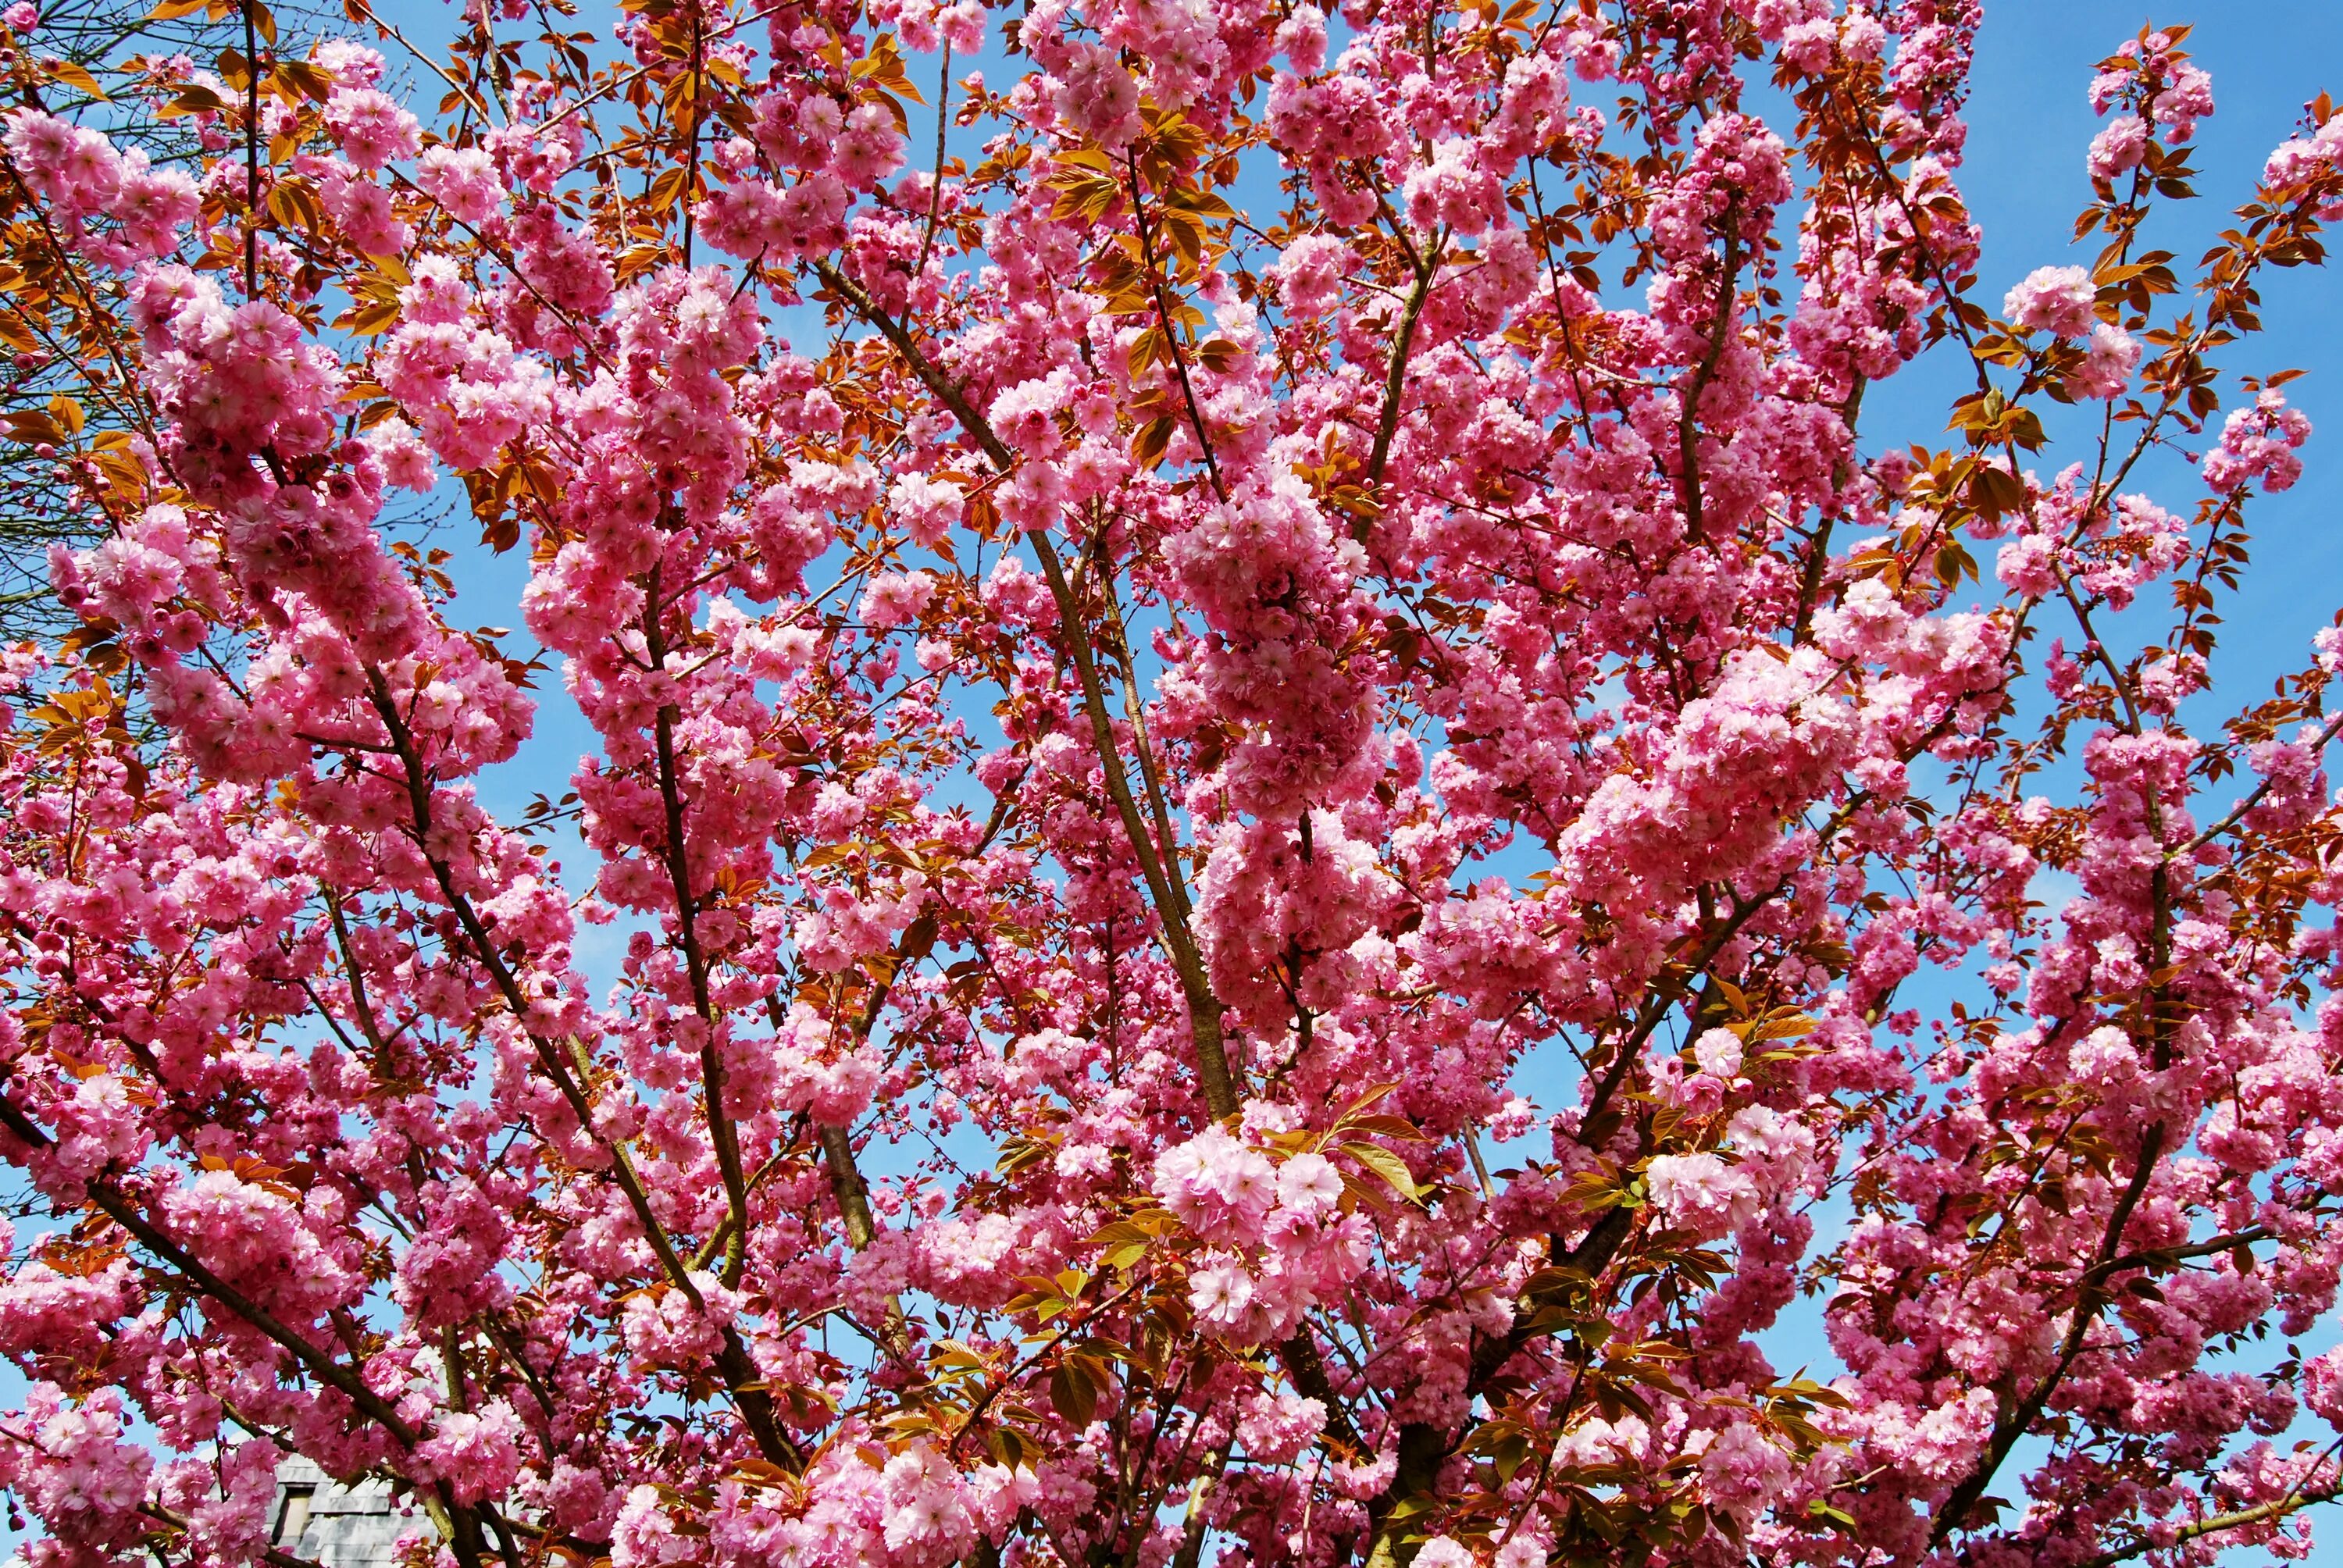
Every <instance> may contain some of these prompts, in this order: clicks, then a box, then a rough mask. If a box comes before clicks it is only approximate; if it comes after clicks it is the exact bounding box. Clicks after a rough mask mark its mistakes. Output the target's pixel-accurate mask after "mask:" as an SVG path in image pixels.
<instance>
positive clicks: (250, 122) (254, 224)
mask: <svg viewBox="0 0 2343 1568" xmlns="http://www.w3.org/2000/svg"><path fill="white" fill-rule="evenodd" d="M257 3H258V0H244V78H245V79H244V297H246V299H253V298H256V297H258V296H259V294H260V38H259V29H258V27H257V25H256V24H255V23H254V21H253V17H252V8H253V6H254V5H256V4H257Z"/></svg>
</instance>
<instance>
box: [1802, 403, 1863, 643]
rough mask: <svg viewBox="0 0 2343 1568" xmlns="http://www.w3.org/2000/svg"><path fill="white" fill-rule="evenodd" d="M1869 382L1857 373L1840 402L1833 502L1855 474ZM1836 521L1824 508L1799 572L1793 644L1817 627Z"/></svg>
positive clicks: (1808, 543) (1803, 640)
mask: <svg viewBox="0 0 2343 1568" xmlns="http://www.w3.org/2000/svg"><path fill="white" fill-rule="evenodd" d="M1868 385H1869V383H1868V382H1867V381H1866V380H1865V378H1864V377H1862V376H1861V375H1857V376H1856V377H1855V385H1854V387H1852V388H1851V389H1849V391H1848V392H1847V395H1846V401H1845V403H1842V404H1841V405H1839V411H1838V418H1839V423H1840V424H1841V425H1844V426H1845V427H1846V443H1847V449H1846V452H1845V456H1843V457H1840V458H1839V460H1838V461H1837V462H1836V463H1835V464H1834V465H1832V468H1831V499H1832V501H1833V503H1834V504H1835V503H1836V502H1837V500H1838V498H1839V497H1840V496H1842V495H1844V494H1845V490H1846V487H1847V484H1848V482H1849V481H1850V480H1851V479H1853V478H1854V477H1855V420H1856V419H1857V418H1858V417H1861V415H1862V413H1863V391H1864V388H1865V387H1866V386H1868ZM1835 520H1836V513H1835V512H1834V511H1825V512H1824V513H1823V515H1822V516H1821V517H1820V518H1816V519H1815V537H1814V538H1812V539H1811V540H1809V541H1808V542H1807V545H1806V565H1805V571H1803V572H1802V573H1800V574H1799V580H1798V614H1797V618H1796V619H1795V621H1793V622H1792V623H1791V628H1790V641H1791V642H1792V643H1794V644H1796V643H1803V642H1805V640H1806V638H1807V635H1808V634H1809V633H1810V632H1811V631H1812V630H1813V628H1814V620H1815V604H1816V602H1817V601H1818V600H1819V599H1820V598H1822V591H1823V574H1824V573H1825V571H1827V570H1828V569H1829V568H1830V538H1831V527H1832V524H1833V523H1834V522H1835Z"/></svg>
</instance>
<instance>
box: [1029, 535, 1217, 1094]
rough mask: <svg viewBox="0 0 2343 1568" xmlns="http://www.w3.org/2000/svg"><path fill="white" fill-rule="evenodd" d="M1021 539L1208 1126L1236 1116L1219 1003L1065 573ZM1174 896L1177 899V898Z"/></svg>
mask: <svg viewBox="0 0 2343 1568" xmlns="http://www.w3.org/2000/svg"><path fill="white" fill-rule="evenodd" d="M1028 538H1029V540H1030V542H1031V544H1032V546H1033V553H1034V554H1035V555H1036V556H1037V557H1039V558H1040V559H1041V575H1042V576H1043V577H1044V578H1048V579H1049V584H1050V594H1051V598H1054V599H1055V600H1056V601H1057V603H1058V618H1059V621H1060V623H1061V626H1062V627H1063V628H1064V630H1065V634H1066V651H1067V653H1068V654H1069V655H1070V656H1071V658H1073V661H1074V672H1075V674H1076V676H1077V677H1078V678H1080V679H1081V687H1082V704H1083V707H1084V708H1085V709H1088V710H1089V713H1090V720H1091V741H1092V743H1093V744H1094V746H1095V747H1096V749H1097V751H1098V757H1099V767H1100V770H1101V772H1102V773H1103V774H1104V775H1105V778H1106V789H1107V794H1108V795H1109V796H1111V798H1112V799H1113V800H1114V807H1115V810H1116V811H1117V812H1118V813H1120V814H1121V818H1122V830H1123V834H1124V836H1125V837H1126V838H1128V839H1130V840H1131V853H1132V854H1134V855H1136V856H1137V857H1138V859H1139V869H1140V874H1141V876H1142V877H1144V878H1145V879H1146V881H1147V890H1148V892H1149V894H1150V895H1151V896H1152V897H1153V899H1154V900H1155V908H1156V910H1157V911H1158V912H1159V913H1160V914H1161V916H1162V917H1163V945H1164V946H1165V947H1166V948H1167V949H1169V950H1171V954H1172V967H1173V968H1174V969H1176V970H1178V971H1179V974H1180V988H1181V990H1182V992H1183V993H1184V994H1185V996H1186V998H1187V1001H1188V1027H1189V1032H1190V1035H1191V1036H1192V1039H1193V1040H1194V1043H1195V1048H1196V1076H1197V1078H1198V1080H1199V1081H1201V1082H1202V1086H1203V1091H1204V1104H1205V1106H1206V1107H1207V1108H1208V1109H1209V1110H1210V1111H1212V1117H1213V1119H1214V1120H1215V1121H1225V1120H1226V1119H1228V1118H1229V1117H1232V1116H1233V1115H1235V1114H1236V1112H1237V1093H1236V1088H1235V1085H1234V1084H1233V1083H1232V1081H1231V1079H1230V1075H1229V1063H1228V1055H1227V1051H1226V1048H1225V1047H1224V1046H1223V1044H1222V1026H1221V1000H1220V998H1219V997H1217V996H1215V995H1213V994H1212V980H1210V978H1209V977H1207V976H1206V974H1205V973H1204V960H1203V955H1202V953H1201V952H1200V951H1199V950H1197V947H1196V939H1195V936H1194V934H1193V933H1192V931H1190V930H1189V929H1188V922H1187V920H1186V919H1185V918H1184V917H1183V916H1182V914H1181V912H1180V911H1181V908H1182V904H1181V903H1180V902H1179V901H1176V900H1175V899H1174V896H1173V894H1172V886H1171V881H1170V879H1169V877H1168V875H1167V873H1166V871H1165V869H1164V865H1165V862H1166V860H1167V859H1169V857H1161V858H1159V857H1158V856H1157V854H1156V853H1155V848H1154V840H1153V839H1152V837H1151V835H1150V834H1149V833H1148V830H1147V824H1146V822H1145V821H1144V820H1142V819H1141V817H1140V814H1139V802H1138V800H1137V799H1134V798H1133V797H1132V795H1131V780H1130V779H1129V778H1128V777H1126V776H1125V774H1124V773H1123V770H1122V761H1121V758H1120V757H1119V756H1118V755H1117V754H1116V751H1115V744H1114V723H1113V720H1111V719H1109V718H1108V717H1107V711H1106V693H1105V689H1104V687H1103V685H1102V683H1101V681H1100V679H1099V673H1098V661H1097V660H1096V659H1095V658H1093V657H1092V656H1091V645H1090V638H1088V637H1087V636H1086V635H1085V634H1084V633H1083V631H1082V629H1081V618H1080V617H1081V605H1080V604H1079V603H1078V602H1077V601H1076V600H1075V598H1074V592H1073V588H1071V586H1070V585H1069V584H1068V583H1067V581H1066V571H1065V568H1064V567H1063V566H1062V565H1061V564H1060V562H1059V560H1058V552H1057V549H1056V548H1055V547H1054V546H1052V545H1051V543H1050V540H1049V536H1047V535H1046V534H1041V533H1038V532H1037V533H1034V534H1031V535H1029V536H1028ZM1180 897H1181V898H1182V899H1184V897H1185V894H1184V893H1182V895H1180Z"/></svg>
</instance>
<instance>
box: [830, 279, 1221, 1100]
mask: <svg viewBox="0 0 2343 1568" xmlns="http://www.w3.org/2000/svg"><path fill="white" fill-rule="evenodd" d="M814 271H815V273H816V275H817V276H820V278H821V280H822V282H823V283H824V284H826V285H828V286H829V287H830V289H831V290H832V291H833V292H835V293H836V294H838V295H839V297H841V298H843V299H844V300H845V301H846V302H847V303H848V304H849V305H850V306H852V307H854V309H855V311H856V313H857V314H859V315H860V316H861V317H863V319H864V320H866V321H868V322H870V325H871V326H873V327H876V328H878V330H879V332H880V336H881V337H885V338H886V339H887V341H888V342H889V343H890V344H892V345H893V346H894V348H895V351H896V352H897V353H898V354H900V355H901V356H902V357H903V359H904V362H905V363H907V364H909V365H910V367H911V371H912V374H914V375H916V376H917V377H919V378H920V382H921V384H922V385H924V386H925V387H927V388H928V390H929V391H930V393H932V394H934V396H935V397H936V400H937V401H938V402H940V403H941V404H943V406H944V407H947V408H949V409H950V410H951V412H952V416H953V417H955V418H957V419H958V420H959V421H960V427H961V428H963V429H965V430H966V431H967V432H968V434H969V438H970V439H971V440H973V441H974V442H975V443H976V444H977V446H978V447H980V448H981V449H982V450H983V452H984V455H985V456H986V457H990V458H991V459H992V463H993V466H994V467H997V468H999V469H1000V470H1001V472H1002V473H1004V474H1005V473H1007V472H1008V471H1009V470H1010V469H1011V468H1012V467H1015V466H1016V457H1015V455H1014V454H1013V453H1011V451H1010V449H1009V447H1008V444H1007V443H1006V442H1004V441H1002V440H1001V437H999V436H998V435H996V434H995V433H994V432H993V429H992V427H991V426H990V424H989V423H987V422H986V420H985V418H984V417H983V416H982V415H980V414H979V413H978V412H977V411H976V409H975V408H974V407H972V406H970V403H969V400H968V396H967V394H966V393H964V392H962V391H961V390H960V388H959V387H956V386H954V385H953V384H952V380H951V378H950V377H948V376H946V375H945V374H944V373H943V371H942V370H941V369H940V368H938V367H937V366H936V364H935V363H934V361H932V360H930V358H929V357H927V355H925V354H924V353H922V352H921V351H920V346H919V344H918V343H917V342H916V341H915V340H914V339H913V338H912V337H911V335H910V333H909V332H908V331H906V330H905V329H904V328H903V327H902V326H901V325H900V323H898V322H897V321H896V320H895V318H894V317H891V316H889V315H888V314H887V313H886V312H885V311H884V310H881V309H880V307H879V305H878V302H877V301H876V300H873V299H872V298H871V297H870V295H869V294H868V293H867V292H865V291H864V289H863V288H862V287H861V286H860V285H859V284H857V283H856V282H855V281H854V280H853V279H852V278H850V277H848V276H846V275H845V274H844V273H842V272H840V271H839V270H838V268H837V267H836V266H833V265H831V264H830V263H829V262H827V261H820V262H816V263H815V264H814ZM1026 538H1027V540H1028V542H1029V543H1031V545H1032V547H1033V554H1034V555H1035V557H1036V558H1039V559H1040V561H1041V575H1042V577H1043V578H1046V579H1048V582H1049V585H1050V597H1051V599H1052V600H1054V601H1055V603H1056V605H1057V608H1058V622H1059V627H1060V629H1061V631H1063V633H1064V635H1065V640H1066V651H1067V654H1068V656H1069V657H1071V658H1072V659H1073V661H1074V670H1075V673H1076V675H1077V676H1078V677H1079V678H1081V687H1082V704H1083V707H1084V708H1085V709H1087V710H1088V711H1089V714H1090V720H1091V740H1092V741H1093V743H1094V744H1095V746H1096V749H1097V751H1098V759H1099V769H1100V771H1101V773H1102V774H1104V775H1105V778H1106V788H1107V794H1108V795H1109V796H1110V797H1111V798H1112V799H1113V801H1114V806H1115V810H1116V811H1117V812H1118V813H1119V814H1120V815H1121V818H1122V830H1123V834H1124V836H1125V837H1126V838H1128V839H1130V841H1131V853H1132V854H1133V855H1135V856H1137V857H1138V859H1139V869H1140V874H1141V876H1142V877H1143V878H1144V879H1146V882H1147V890H1148V893H1149V895H1150V896H1151V898H1152V899H1153V900H1155V908H1156V911H1157V913H1158V914H1159V915H1161V917H1162V921H1163V945H1164V947H1165V948H1166V949H1167V950H1169V951H1170V953H1171V955H1172V968H1173V969H1174V970H1177V971H1178V972H1179V976H1180V989H1181V991H1182V994H1183V995H1184V996H1185V997H1186V999H1187V1002H1188V1029H1189V1034H1190V1037H1191V1039H1192V1041H1193V1043H1194V1046H1195V1050H1196V1077H1197V1079H1198V1081H1199V1082H1200V1083H1201V1085H1202V1089H1203V1092H1204V1105H1205V1108H1206V1109H1207V1110H1209V1111H1211V1112H1212V1117H1213V1119H1214V1120H1215V1121H1222V1120H1225V1119H1227V1118H1229V1117H1231V1116H1233V1115H1235V1114H1236V1112H1237V1092H1236V1086H1235V1084H1234V1082H1233V1081H1232V1079H1231V1076H1230V1073H1229V1063H1228V1053H1227V1050H1226V1047H1225V1046H1224V1044H1223V1043H1222V1041H1223V1035H1222V1025H1221V1001H1220V998H1218V997H1217V996H1215V995H1213V994H1212V981H1211V980H1210V979H1209V978H1208V977H1207V976H1206V975H1205V973H1204V964H1203V959H1202V955H1201V954H1200V953H1199V952H1198V950H1197V948H1196V942H1195V938H1194V936H1193V935H1192V933H1191V932H1190V930H1189V929H1188V922H1187V920H1185V919H1184V918H1183V917H1182V915H1181V914H1180V912H1179V911H1180V906H1179V905H1178V904H1177V903H1175V902H1174V901H1173V899H1172V890H1171V884H1170V882H1169V880H1168V879H1167V878H1166V876H1165V872H1164V865H1163V860H1162V859H1161V858H1159V857H1158V856H1157V854H1156V853H1155V848H1154V841H1153V839H1152V838H1151V835H1150V834H1149V833H1148V831H1147V826H1146V823H1145V822H1144V821H1143V820H1142V819H1141V817H1140V813H1139V802H1138V800H1137V799H1135V798H1134V797H1133V796H1132V794H1131V780H1130V779H1129V778H1128V777H1127V776H1126V775H1125V774H1124V772H1123V770H1122V759H1121V757H1120V756H1119V755H1118V754H1117V752H1116V750H1115V746H1114V723H1113V720H1111V719H1109V718H1108V717H1107V711H1106V693H1105V689H1104V688H1103V686H1102V685H1101V682H1100V680H1099V673H1098V660H1097V659H1096V658H1094V657H1093V655H1092V652H1091V642H1090V638H1089V637H1088V635H1087V634H1086V633H1085V632H1084V631H1083V629H1082V617H1081V603H1080V602H1079V601H1078V600H1077V599H1076V598H1074V590H1073V588H1072V585H1071V584H1070V583H1068V582H1067V581H1066V569H1065V567H1064V565H1063V564H1062V563H1061V561H1060V560H1059V559H1058V551H1057V548H1056V547H1055V546H1053V545H1051V543H1050V538H1049V536H1048V535H1047V534H1045V533H1041V532H1039V531H1036V532H1033V533H1031V534H1028V535H1027V536H1026Z"/></svg>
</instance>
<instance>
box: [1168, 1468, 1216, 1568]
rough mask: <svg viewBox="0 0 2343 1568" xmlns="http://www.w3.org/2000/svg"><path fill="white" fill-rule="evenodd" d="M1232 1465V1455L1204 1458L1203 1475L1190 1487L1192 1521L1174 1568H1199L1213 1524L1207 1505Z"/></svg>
mask: <svg viewBox="0 0 2343 1568" xmlns="http://www.w3.org/2000/svg"><path fill="white" fill-rule="evenodd" d="M1228 1462H1229V1451H1228V1450H1227V1449H1226V1448H1225V1447H1222V1448H1215V1449H1213V1450H1212V1451H1211V1452H1208V1453H1206V1454H1205V1455H1204V1463H1203V1467H1202V1473H1200V1474H1199V1475H1198V1476H1197V1477H1196V1479H1195V1480H1194V1481H1193V1482H1192V1483H1190V1484H1189V1487H1188V1520H1187V1523H1186V1525H1185V1526H1184V1527H1183V1528H1182V1531H1181V1533H1180V1549H1179V1551H1178V1552H1176V1553H1173V1554H1172V1568H1196V1564H1197V1562H1198V1561H1199V1560H1200V1559H1201V1558H1202V1555H1203V1552H1204V1532H1205V1530H1206V1528H1207V1527H1208V1525H1209V1524H1210V1523H1211V1522H1210V1520H1209V1519H1208V1518H1207V1517H1206V1513H1205V1507H1204V1505H1205V1504H1206V1503H1209V1502H1211V1501H1212V1488H1213V1486H1214V1485H1215V1484H1216V1483H1218V1482H1219V1481H1220V1478H1221V1472H1222V1469H1223V1468H1224V1467H1225V1466H1226V1465H1227V1464H1228Z"/></svg>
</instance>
